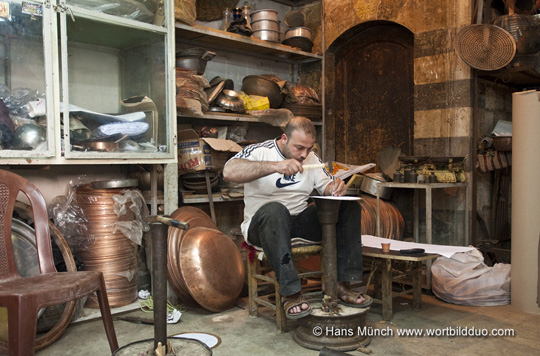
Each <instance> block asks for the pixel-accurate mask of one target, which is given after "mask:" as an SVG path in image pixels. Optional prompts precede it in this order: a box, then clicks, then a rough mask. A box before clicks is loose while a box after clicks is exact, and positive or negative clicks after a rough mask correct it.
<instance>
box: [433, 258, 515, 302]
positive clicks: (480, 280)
mask: <svg viewBox="0 0 540 356" xmlns="http://www.w3.org/2000/svg"><path fill="white" fill-rule="evenodd" d="M431 276H432V289H433V293H435V295H436V296H437V297H439V298H441V299H442V300H444V301H446V302H448V303H453V304H460V305H473V306H494V305H505V304H509V303H510V265H509V264H504V263H497V264H496V265H494V266H493V267H488V266H487V265H486V264H485V263H484V257H483V256H482V253H480V251H478V250H472V251H470V252H465V253H456V254H455V255H453V256H452V258H446V257H439V258H437V260H436V261H435V262H434V263H433V265H432V266H431Z"/></svg>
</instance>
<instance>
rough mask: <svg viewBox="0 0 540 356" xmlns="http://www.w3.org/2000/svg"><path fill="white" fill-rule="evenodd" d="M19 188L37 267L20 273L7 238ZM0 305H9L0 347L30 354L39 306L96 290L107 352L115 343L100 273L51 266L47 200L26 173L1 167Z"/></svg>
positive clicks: (3, 351) (115, 347) (6, 306)
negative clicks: (30, 221) (37, 270)
mask: <svg viewBox="0 0 540 356" xmlns="http://www.w3.org/2000/svg"><path fill="white" fill-rule="evenodd" d="M19 192H23V193H24V194H25V195H26V197H27V198H28V200H29V201H30V205H31V206H32V212H33V215H34V229H35V232H36V247H37V254H38V259H39V268H40V273H41V274H39V275H36V276H31V277H21V276H20V275H19V273H18V271H17V267H16V265H15V260H14V255H13V249H12V244H11V219H12V215H13V207H14V205H15V201H16V199H17V196H18V194H19ZM0 222H1V223H2V224H3V226H2V228H1V229H0V307H5V308H7V310H8V333H9V342H8V343H7V345H6V343H3V342H2V343H0V353H6V352H7V353H9V355H20V356H28V355H34V348H35V345H34V344H35V337H36V325H37V314H38V311H39V310H40V309H41V308H44V307H47V306H50V305H56V304H61V303H66V302H69V301H72V300H76V299H79V298H81V297H84V296H86V295H88V294H91V293H93V292H97V296H98V300H99V308H100V310H101V315H102V318H103V324H104V325H105V332H106V333H107V339H108V340H109V346H110V348H111V352H114V351H116V350H117V349H118V341H117V339H116V333H115V331H114V324H113V320H112V315H111V310H110V307H109V300H108V298H107V294H106V289H105V280H104V279H103V274H102V273H101V272H96V271H84V272H61V273H59V272H57V271H56V268H55V267H54V260H53V255H52V246H51V237H50V234H49V225H48V217H47V205H46V203H45V199H44V198H43V195H42V194H41V193H40V192H39V190H38V189H37V188H36V186H34V185H33V184H32V183H30V182H29V181H28V180H27V179H25V178H23V177H21V176H18V175H16V174H14V173H10V172H8V171H4V170H0Z"/></svg>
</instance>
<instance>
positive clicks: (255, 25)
mask: <svg viewBox="0 0 540 356" xmlns="http://www.w3.org/2000/svg"><path fill="white" fill-rule="evenodd" d="M251 28H252V29H253V31H260V30H270V31H277V32H279V22H278V21H274V20H259V21H253V22H251Z"/></svg>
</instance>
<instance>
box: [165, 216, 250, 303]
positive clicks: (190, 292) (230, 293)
mask: <svg viewBox="0 0 540 356" xmlns="http://www.w3.org/2000/svg"><path fill="white" fill-rule="evenodd" d="M171 217H172V218H173V219H176V220H179V221H183V222H187V223H188V224H189V230H187V231H184V230H180V229H176V228H169V233H168V236H167V244H168V246H167V249H168V251H167V272H168V273H167V279H168V281H169V283H170V284H171V287H172V289H173V291H174V292H175V293H176V295H177V296H178V297H179V298H180V300H181V301H182V302H183V303H185V304H186V305H188V306H197V305H200V306H202V307H203V308H205V309H207V310H209V311H213V312H220V311H224V310H227V309H229V308H231V307H232V306H234V303H235V302H236V300H237V299H238V296H239V295H240V293H241V291H242V288H243V286H244V279H245V270H244V263H243V260H242V256H241V254H240V251H238V248H237V247H236V245H235V243H234V242H233V241H232V239H231V238H229V237H228V236H227V235H225V234H224V233H222V232H221V231H219V230H218V228H217V226H216V224H215V223H214V221H213V220H212V219H211V218H210V217H209V216H208V215H207V214H206V213H205V212H204V211H202V210H200V209H198V208H195V207H192V206H182V207H180V208H178V209H177V210H176V211H174V212H173V213H172V214H171Z"/></svg>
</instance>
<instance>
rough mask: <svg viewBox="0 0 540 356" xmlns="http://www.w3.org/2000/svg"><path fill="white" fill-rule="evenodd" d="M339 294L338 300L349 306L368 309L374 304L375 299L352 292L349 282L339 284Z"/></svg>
mask: <svg viewBox="0 0 540 356" xmlns="http://www.w3.org/2000/svg"><path fill="white" fill-rule="evenodd" d="M337 294H338V298H339V299H341V301H342V302H344V304H346V305H348V306H352V307H358V308H366V307H368V306H370V305H371V303H373V299H371V297H370V296H369V295H363V294H362V293H360V292H355V291H353V290H351V288H350V284H349V283H347V282H338V284H337Z"/></svg>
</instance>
